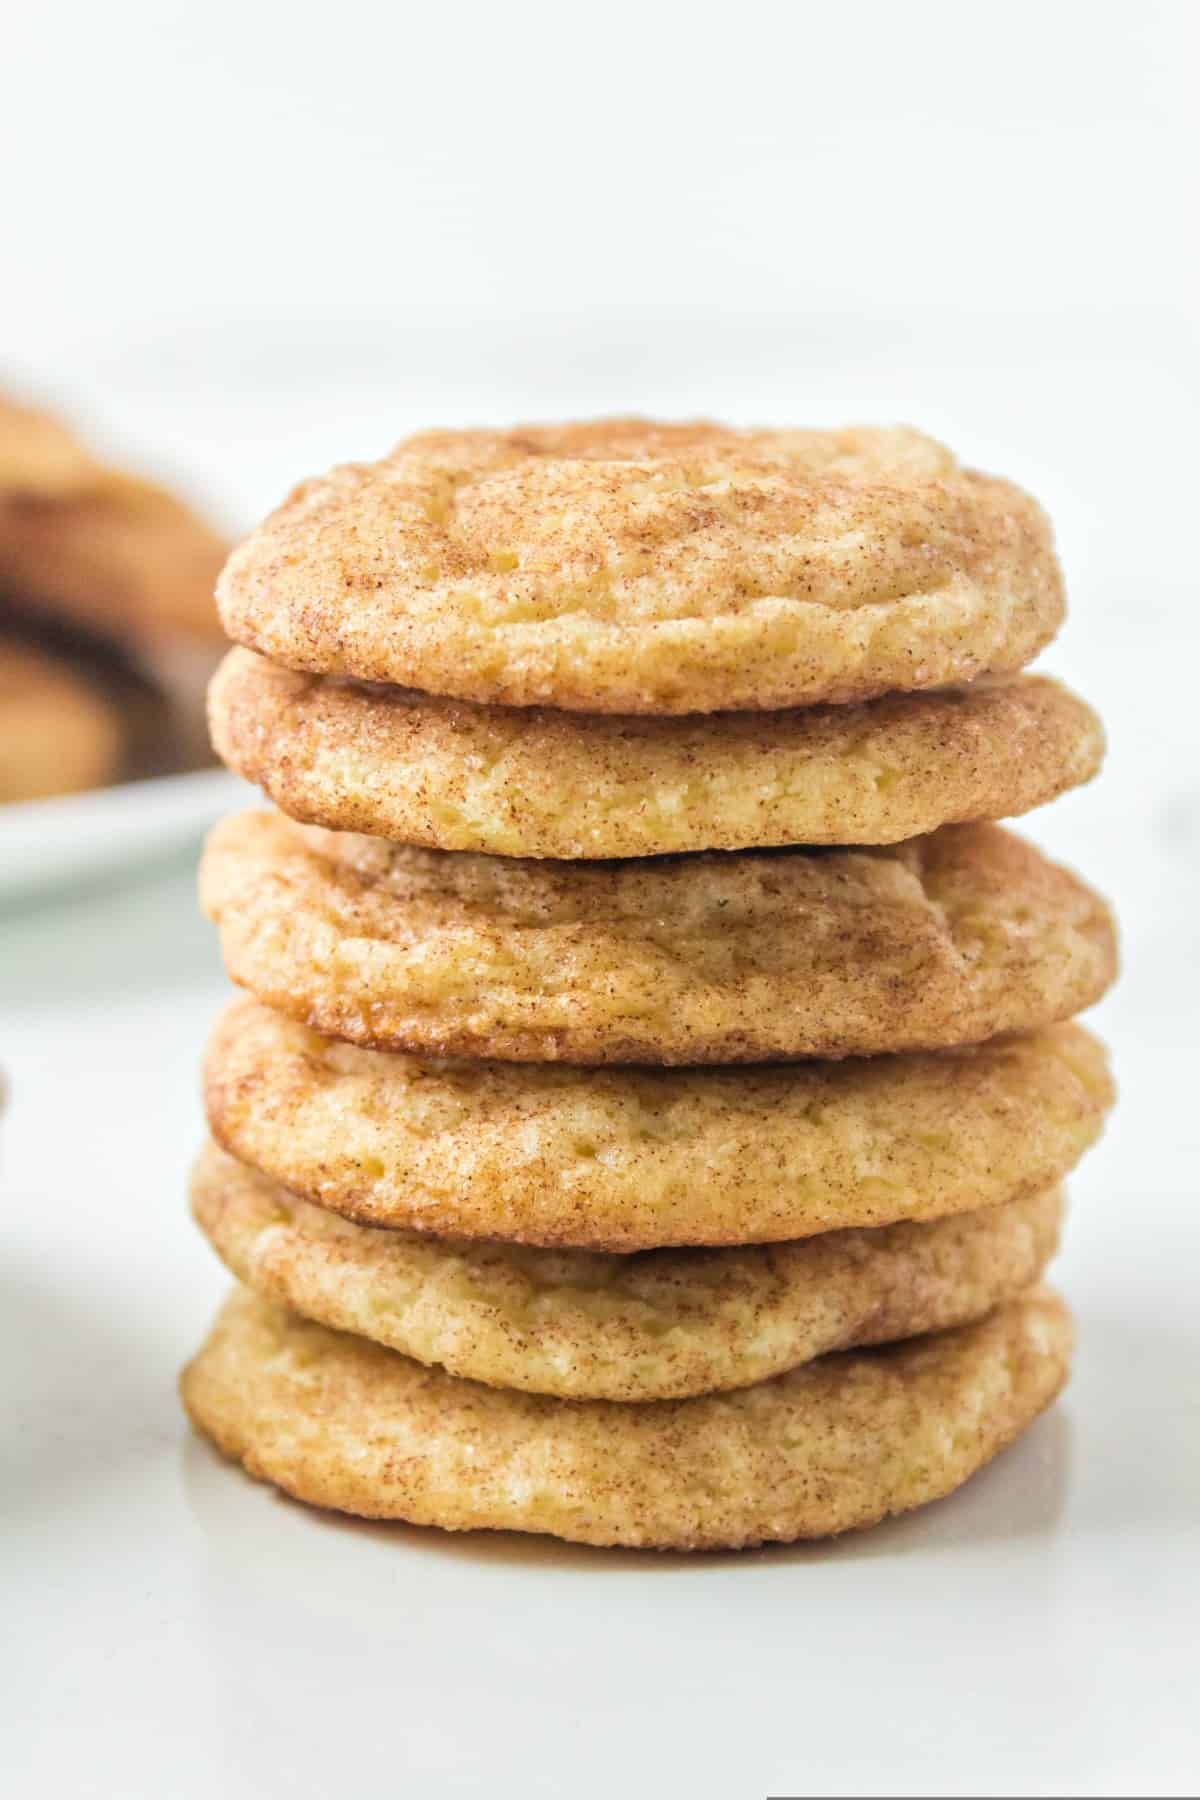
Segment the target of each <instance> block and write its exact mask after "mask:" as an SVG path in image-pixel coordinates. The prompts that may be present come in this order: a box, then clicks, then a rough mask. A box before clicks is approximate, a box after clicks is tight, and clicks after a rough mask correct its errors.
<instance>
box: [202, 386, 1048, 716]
mask: <svg viewBox="0 0 1200 1800" xmlns="http://www.w3.org/2000/svg"><path fill="white" fill-rule="evenodd" d="M217 598H218V603H219V605H220V609H221V615H222V618H223V621H224V624H225V627H226V629H227V631H228V632H229V634H230V636H231V637H233V638H234V639H236V640H237V641H238V642H240V643H243V644H246V645H249V646H250V647H251V648H253V649H256V650H259V651H261V652H263V653H264V654H265V655H267V656H269V657H272V658H273V659H274V660H276V661H277V662H280V663H282V664H284V665H285V666H286V667H288V668H292V669H299V670H306V671H311V672H314V673H318V674H342V675H351V676H356V677H358V678H360V679H363V680H367V681H381V682H389V683H399V684H401V685H404V686H409V687H416V688H420V689H423V690H424V691H426V692H428V693H435V694H447V695H452V696H455V697H457V698H460V699H468V700H480V701H498V702H501V703H504V704H508V705H516V706H527V705H534V704H544V705H550V706H557V707H563V708H567V709H571V710H578V711H585V712H586V711H591V712H628V713H686V712H716V711H723V710H729V709H742V710H746V709H754V708H782V707H788V706H797V705H809V704H812V703H814V702H818V701H836V702H841V701H852V700H864V699H869V698H871V697H872V696H874V695H878V694H882V693H886V692H889V691H892V690H904V691H911V690H914V689H920V688H929V687H936V686H939V685H942V684H944V683H947V682H957V681H964V680H970V679H972V678H973V677H974V676H976V675H980V674H983V673H987V672H993V673H995V672H1010V671H1012V670H1015V669H1019V668H1021V667H1022V666H1023V665H1024V664H1025V663H1027V662H1028V661H1029V660H1030V659H1031V658H1032V657H1033V656H1035V655H1036V654H1037V652H1038V651H1039V650H1040V649H1041V648H1042V646H1043V645H1044V644H1046V643H1047V642H1048V641H1049V640H1050V638H1051V637H1053V635H1054V633H1055V631H1056V630H1057V628H1058V625H1059V623H1060V622H1061V619H1062V614H1063V593H1062V582H1061V577H1060V574H1059V570H1058V565H1057V562H1056V560H1055V556H1054V549H1053V543H1052V538H1051V533H1050V527H1049V524H1048V522H1047V520H1046V518H1045V515H1044V514H1043V513H1042V511H1041V509H1040V508H1039V507H1038V506H1037V504H1036V503H1035V502H1034V501H1033V500H1031V499H1030V498H1029V497H1028V496H1027V495H1025V494H1023V493H1022V492H1021V491H1020V490H1019V489H1018V488H1015V487H1013V486H1011V485H1010V484H1009V483H1008V482H1005V481H1001V480H998V479H996V478H995V477H992V476H987V475H980V474H977V473H975V472H974V471H972V470H967V469H963V468H961V467H960V466H959V464H958V463H957V462H956V460H955V458H954V457H953V455H952V454H951V453H950V451H948V450H946V449H944V448H943V447H942V446H941V445H940V444H937V443H935V442H934V441H933V440H932V439H930V438H926V437H924V436H922V435H921V434H920V433H918V432H915V431H908V430H902V429H896V430H873V429H850V430H844V431H732V430H729V429H727V428H725V427H722V426H718V425H713V424H705V423H696V424H681V425H662V424H655V423H652V422H649V421H644V420H607V421H600V422H597V423H591V424H573V425H563V426H538V427H524V428H521V429H518V430H515V431H511V432H487V431H459V432H452V431H446V432H429V433H425V434H424V435H421V436H418V437H414V438H409V439H407V440H406V441H405V442H404V443H402V444H400V445H399V446H398V447H397V448H396V449H395V450H394V451H393V452H392V453H391V454H390V455H389V456H387V457H385V458H383V459H382V460H381V461H379V462H376V463H363V464H349V465H346V466H344V467H342V468H338V469H334V470H333V471H332V473H330V474H329V475H326V476H323V477H321V478H319V479H317V480H314V481H308V482H304V483H302V484H301V485H300V486H299V487H298V488H296V489H295V490H294V491H293V493H292V494H291V495H289V497H288V498H287V499H286V500H285V501H284V503H283V505H282V506H281V507H279V508H278V510H277V511H276V512H275V513H273V514H272V515H271V517H270V518H268V519H267V520H266V522H265V523H264V524H263V525H261V526H260V527H259V529H258V530H257V531H256V532H254V533H253V534H252V535H251V537H250V538H248V539H247V541H246V542H245V543H244V544H242V545H241V547H240V548H239V549H238V550H236V551H235V552H234V554H233V555H232V556H231V557H230V559H229V562H228V563H227V564H226V566H225V570H224V572H223V574H222V576H221V580H220V583H219V585H218V593H217Z"/></svg>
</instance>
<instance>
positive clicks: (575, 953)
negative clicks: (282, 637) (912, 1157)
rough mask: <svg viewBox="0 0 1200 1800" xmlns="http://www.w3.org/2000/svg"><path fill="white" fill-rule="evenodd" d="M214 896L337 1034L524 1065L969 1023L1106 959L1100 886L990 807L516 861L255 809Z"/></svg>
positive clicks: (678, 1056) (1078, 994)
mask: <svg viewBox="0 0 1200 1800" xmlns="http://www.w3.org/2000/svg"><path fill="white" fill-rule="evenodd" d="M201 894H202V899H203V903H204V906H205V908H206V910H207V912H208V914H209V916H210V917H211V918H212V919H213V920H214V921H215V922H216V924H217V925H218V927H219V928H220V933H221V943H222V948H223V950H224V954H225V960H226V964H227V966H228V968H229V972H230V974H231V975H232V976H233V978H234V980H235V981H237V982H239V983H240V984H241V985H242V986H244V987H247V988H249V989H250V990H251V991H252V992H253V993H255V994H256V995H257V996H258V997H259V998H260V999H262V1000H265V1001H266V1002H267V1003H268V1004H269V1005H272V1006H275V1007H277V1008H278V1009H279V1010H280V1011H283V1012H286V1013H289V1014H291V1016H292V1017H294V1018H300V1019H303V1020H304V1021H305V1022H306V1023H308V1024H311V1025H313V1026H314V1027H315V1028H316V1029H317V1030H319V1031H323V1032H326V1033H328V1034H329V1035H330V1036H332V1037H344V1038H348V1039H350V1040H352V1041H354V1042H357V1043H362V1044H368V1045H371V1046H374V1047H376V1048H380V1047H388V1048H400V1049H420V1050H425V1051H433V1052H436V1053H437V1054H439V1055H455V1056H458V1055H464V1056H481V1057H499V1058H503V1059H505V1060H514V1061H524V1060H531V1061H541V1062H545V1061H554V1060H559V1059H561V1060H563V1061H567V1062H581V1063H606V1062H645V1063H681V1064H682V1063H708V1062H756V1061H770V1060H772V1059H774V1058H779V1057H797V1056H831V1057H836V1056H849V1055H857V1054H869V1053H873V1052H877V1051H897V1050H912V1049H931V1048H941V1047H945V1046H947V1045H951V1044H967V1043H977V1042H980V1041H981V1040H982V1039H984V1038H989V1037H992V1036H994V1035H995V1034H996V1033H998V1032H1003V1031H1015V1030H1028V1029H1031V1028H1033V1027H1036V1026H1040V1025H1047V1024H1050V1023H1052V1022H1053V1021H1055V1020H1057V1019H1062V1018H1067V1017H1070V1015H1071V1014H1073V1013H1076V1012H1078V1011H1079V1010H1080V1008H1082V1007H1085V1006H1088V1005H1090V1004H1091V1002H1092V1001H1094V1000H1096V999H1098V998H1099V996H1100V995H1101V994H1102V993H1103V991H1104V989H1105V988H1106V987H1107V986H1108V983H1109V981H1110V980H1111V979H1112V976H1113V973H1114V970H1115V965H1116V949H1115V942H1114V933H1113V925H1112V920H1111V917H1110V915H1109V912H1108V909H1107V908H1106V907H1105V905H1104V903H1103V902H1102V901H1101V900H1100V899H1099V898H1098V897H1097V896H1096V895H1095V894H1094V893H1092V891H1091V890H1090V889H1089V888H1087V887H1085V886H1084V885H1083V883H1082V882H1081V881H1079V880H1078V879H1077V878H1076V877H1075V876H1074V875H1071V874H1069V873H1068V872H1067V871H1066V870H1064V869H1061V868H1059V867H1057V866H1056V865H1055V864H1053V863H1051V862H1048V861H1047V860H1046V859H1045V858H1044V857H1042V856H1041V855H1039V853H1038V852H1037V851H1036V850H1034V849H1033V847H1032V846H1031V845H1029V844H1026V843H1024V842H1023V841H1022V840H1021V839H1020V838H1017V837H1013V836H1011V835H1010V834H1009V833H1007V832H1005V831H1002V830H1001V829H1000V828H999V827H997V826H994V825H949V826H944V827H943V828H942V830H940V831H937V832H934V833H932V834H931V835H930V836H928V837H921V838H912V839H909V840H908V841H907V842H906V843H903V844H900V845H894V846H892V847H890V848H885V849H878V850H855V851H843V850H807V851H805V850H786V851H761V852H754V853H752V852H748V851H747V852H741V853H737V854H716V855H699V856H681V857H665V858H664V857H657V858H647V859H644V860H641V861H630V862H594V863H586V862H584V863H561V862H530V861H515V860H513V859H510V858H506V857H494V856H471V855H465V854H456V853H453V852H446V851H436V850H423V849H416V848H412V847H409V846H403V845H396V844H389V843H387V842H385V841H384V840H383V839H381V838H367V837H358V836H355V835H354V834H353V833H348V832H329V831H324V830H322V829H320V828H319V827H316V826H305V825H297V824H295V823H294V822H293V821H292V820H290V819H286V818H284V817H283V816H282V815H281V814H278V813H256V812H251V813H242V814H238V815H236V816H234V817H232V818H229V819H226V820H224V821H223V822H222V823H221V824H220V825H218V826H217V828H216V830H215V831H214V832H213V834H212V836H211V838H210V839H209V843H208V847H207V850H206V852H205V855H204V859H203V864H202V868H201Z"/></svg>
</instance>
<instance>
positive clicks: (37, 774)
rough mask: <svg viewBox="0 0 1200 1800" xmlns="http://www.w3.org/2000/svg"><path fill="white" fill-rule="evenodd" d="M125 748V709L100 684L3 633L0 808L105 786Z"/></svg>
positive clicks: (0, 657)
mask: <svg viewBox="0 0 1200 1800" xmlns="http://www.w3.org/2000/svg"><path fill="white" fill-rule="evenodd" d="M125 749H126V734H125V730H124V727H123V725H122V722H121V716H120V713H119V712H118V710H117V708H116V707H115V706H114V705H113V703H112V702H111V701H110V699H109V698H108V696H107V695H106V694H105V692H104V691H103V689H102V688H101V687H100V686H99V685H98V683H96V682H95V681H93V680H91V679H89V677H88V675H87V674H85V673H83V672H81V671H80V670H77V669H75V668H73V667H72V666H71V665H70V664H69V663H67V662H65V661H63V660H62V658H60V657H58V656H55V655H54V654H53V653H52V652H50V651H47V650H43V649H42V648H40V647H39V646H38V645H35V644H33V643H29V642H26V641H25V640H24V639H23V638H20V639H19V638H9V637H5V636H0V805H3V804H6V803H10V802H13V801H21V800H44V799H48V798H50V797H51V796H52V795H55V794H75V793H81V792H83V791H84V790H85V789H87V788H94V787H102V786H103V785H104V784H105V783H106V782H109V781H113V780H115V779H116V777H117V775H118V774H119V772H120V769H121V765H122V760H123V757H124V754H125Z"/></svg>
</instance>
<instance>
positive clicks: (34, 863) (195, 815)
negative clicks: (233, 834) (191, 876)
mask: <svg viewBox="0 0 1200 1800" xmlns="http://www.w3.org/2000/svg"><path fill="white" fill-rule="evenodd" d="M256 799H261V796H260V795H259V794H258V792H257V790H256V789H254V788H251V787H249V786H247V784H246V783H245V782H243V781H239V780H238V778H237V777H236V776H234V775H230V774H228V773H227V772H226V771H225V770H224V769H203V770H201V771H199V772H198V773H196V774H192V775H165V776H162V777H160V778H159V779H157V780H153V781H135V782H127V783H125V784H124V785H122V786H119V787H111V788H97V789H96V790H95V792H93V793H90V794H69V795H65V796H63V797H62V798H61V799H57V800H34V801H30V802H28V803H27V804H25V805H23V806H4V807H0V899H12V898H13V897H20V896H23V895H27V894H31V893H33V892H34V891H39V892H40V891H44V890H45V889H48V888H53V887H58V886H61V885H62V884H64V883H74V882H78V881H82V880H84V879H86V878H88V877H92V876H98V875H108V874H111V873H112V872H113V871H114V870H117V869H119V868H122V867H127V866H129V865H131V864H136V863H145V862H152V861H154V860H155V859H157V858H160V857H163V856H169V855H172V854H174V853H176V852H179V851H181V850H185V849H186V848H187V846H188V845H189V844H191V843H196V842H198V841H199V840H200V838H201V837H202V836H203V835H204V833H205V832H206V831H207V830H208V828H209V826H210V825H213V824H215V823H216V821H217V819H219V818H220V817H221V815H222V814H223V813H226V812H228V811H230V810H231V809H232V808H234V807H237V806H245V805H247V804H250V803H252V802H253V801H254V800H256Z"/></svg>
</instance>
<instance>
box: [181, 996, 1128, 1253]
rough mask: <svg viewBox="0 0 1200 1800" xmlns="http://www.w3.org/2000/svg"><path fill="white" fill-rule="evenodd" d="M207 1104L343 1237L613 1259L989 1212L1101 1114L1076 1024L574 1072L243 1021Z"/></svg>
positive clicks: (1034, 1184)
mask: <svg viewBox="0 0 1200 1800" xmlns="http://www.w3.org/2000/svg"><path fill="white" fill-rule="evenodd" d="M204 1087H205V1104H206V1108H207V1112H208V1118H209V1123H210V1125H211V1127H212V1131H213V1134H214V1136H215V1137H216V1138H217V1139H218V1140H219V1141H220V1142H221V1143H222V1144H224V1145H225V1146H226V1148H227V1149H228V1150H230V1151H231V1152H232V1153H233V1155H235V1156H236V1157H238V1158H239V1160H240V1161H242V1162H244V1163H248V1164H250V1165H252V1166H253V1167H254V1168H257V1169H260V1170H262V1171H263V1172H264V1173H265V1174H267V1175H268V1176H270V1177H272V1178H273V1179H274V1180H276V1181H278V1182H281V1183H282V1184H283V1185H284V1186H286V1187H288V1188H290V1189H292V1190H293V1191H294V1192H296V1193H298V1194H301V1195H303V1196H304V1197H305V1198H306V1199H308V1200H311V1201H314V1202H316V1203H317V1204H319V1205H320V1206H323V1207H326V1208H329V1209H332V1210H333V1211H336V1212H338V1213H341V1214H344V1215H345V1216H346V1217H347V1218H350V1219H356V1220H359V1221H361V1222H362V1223H364V1224H368V1225H382V1226H389V1227H393V1228H395V1227H400V1228H403V1229H407V1230H410V1231H424V1232H432V1233H436V1234H440V1235H442V1236H447V1237H459V1238H480V1237H482V1238H504V1239H508V1240H512V1241H515V1242H519V1243H524V1244H530V1245H534V1246H545V1247H566V1248H576V1249H585V1250H610V1251H637V1250H652V1249H655V1248H657V1247H659V1246H661V1245H666V1244H693V1245H705V1244H709V1245H715V1244H748V1243H764V1242H766V1243H769V1242H779V1241H782V1240H785V1239H793V1238H807V1237H811V1236H812V1235H813V1234H815V1233H818V1232H824V1231H830V1230H838V1229H845V1228H848V1227H867V1226H884V1225H890V1224H892V1223H894V1222H896V1221H898V1220H904V1219H938V1218H943V1217H946V1216H948V1215H951V1214H954V1213H962V1212H968V1211H971V1210H973V1209H975V1208H980V1207H988V1208H990V1207H995V1206H999V1205H1002V1204H1004V1203H1005V1202H1008V1201H1012V1200H1016V1199H1021V1198H1024V1197H1027V1196H1028V1195H1030V1194H1033V1193H1036V1192H1038V1191H1039V1190H1041V1189H1043V1188H1047V1187H1050V1186H1052V1185H1053V1184H1054V1183H1056V1182H1058V1181H1060V1180H1061V1179H1062V1178H1063V1176H1064V1175H1066V1174H1067V1173H1068V1171H1069V1170H1070V1169H1071V1168H1073V1167H1074V1165H1075V1163H1076V1162H1077V1161H1078V1159H1079V1157H1080V1156H1082V1154H1083V1153H1084V1151H1085V1150H1086V1149H1087V1147H1088V1145H1089V1144H1091V1143H1093V1142H1094V1141H1095V1139H1096V1138H1097V1137H1098V1136H1099V1133H1100V1130H1101V1127H1102V1124H1103V1121H1104V1115H1105V1113H1106V1111H1107V1110H1108V1108H1109V1106H1110V1105H1111V1104H1112V1099H1113V1087H1112V1081H1111V1078H1110V1076H1109V1073H1108V1065H1107V1059H1106V1057H1105V1053H1104V1047H1103V1045H1102V1044H1101V1043H1100V1042H1099V1041H1098V1039H1096V1038H1094V1037H1092V1036H1091V1035H1090V1033H1088V1032H1087V1031H1085V1030H1084V1029H1083V1028H1082V1026H1079V1025H1058V1026H1053V1027H1051V1028H1050V1029H1048V1030H1046V1031H1042V1032H1036V1033H1032V1034H1029V1035H1027V1036H1021V1037H1011V1038H1003V1039H998V1040H995V1041H993V1042H992V1043H988V1044H981V1045H978V1046H976V1047H974V1048H972V1049H967V1050H950V1051H941V1052H928V1053H919V1052H914V1053H912V1054H910V1055H907V1056H890V1057H873V1058H866V1059H854V1060H848V1061H845V1062H839V1063H820V1062H816V1063H792V1064H782V1065H776V1066H758V1067H749V1068H734V1069H706V1070H690V1069H685V1070H666V1069H639V1068H628V1069H622V1068H608V1069H579V1068H573V1067H571V1066H570V1065H569V1064H563V1063H559V1064H539V1063H495V1062H493V1063H478V1062H466V1063H446V1062H436V1061H432V1060H429V1059H427V1058H420V1057H413V1056H405V1055H401V1054H397V1053H395V1052H383V1051H377V1050H364V1049H360V1048H359V1047H358V1046H357V1045H354V1044H345V1043H339V1042H337V1041H336V1040H334V1039H329V1038H322V1037H320V1036H318V1035H317V1033H316V1032H314V1031H311V1030H309V1029H308V1028H307V1027H306V1026H304V1025H301V1024H299V1023H297V1022H296V1021H295V1020H292V1019H288V1018H286V1017H285V1016H284V1015H282V1014H280V1013H277V1012H273V1011H272V1010H271V1009H270V1008H269V1007H265V1006H260V1005H258V1004H257V1003H256V1002H254V1001H248V1000H240V1001H236V1002H235V1003H234V1004H233V1005H232V1006H231V1007H230V1008H229V1009H228V1011H227V1012H226V1013H225V1014H224V1015H223V1017H222V1018H221V1019H220V1020H219V1021H218V1024H217V1027H216V1030H215V1032H214V1034H213V1038H212V1042H211V1044H210V1046H209V1050H208V1055H207V1057H206V1061H205V1080H204Z"/></svg>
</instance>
